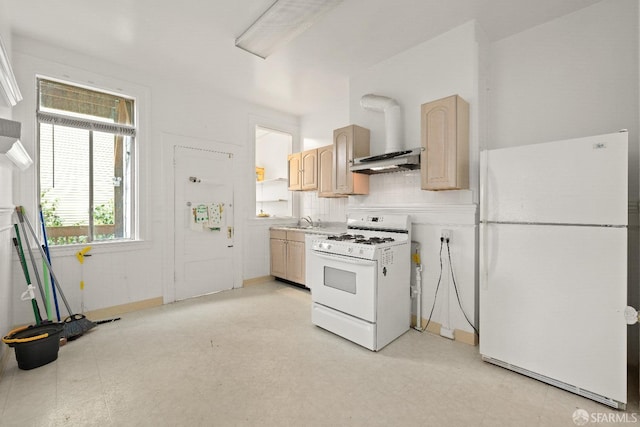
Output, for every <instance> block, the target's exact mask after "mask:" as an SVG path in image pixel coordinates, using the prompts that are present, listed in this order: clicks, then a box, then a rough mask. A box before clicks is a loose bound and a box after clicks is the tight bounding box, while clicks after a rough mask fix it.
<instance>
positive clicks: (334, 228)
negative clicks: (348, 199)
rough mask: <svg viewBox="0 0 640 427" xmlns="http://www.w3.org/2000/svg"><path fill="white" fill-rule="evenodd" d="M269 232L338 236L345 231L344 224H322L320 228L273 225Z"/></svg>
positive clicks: (345, 226) (345, 225)
mask: <svg viewBox="0 0 640 427" xmlns="http://www.w3.org/2000/svg"><path fill="white" fill-rule="evenodd" d="M269 229H270V230H283V231H300V232H303V233H308V234H340V233H345V232H346V231H347V224H346V223H323V224H321V225H320V226H313V227H310V226H302V225H273V226H271V227H269Z"/></svg>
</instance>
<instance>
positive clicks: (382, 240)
mask: <svg viewBox="0 0 640 427" xmlns="http://www.w3.org/2000/svg"><path fill="white" fill-rule="evenodd" d="M393 241H395V239H394V238H393V237H369V238H368V239H365V238H364V236H362V238H357V239H355V241H354V242H353V243H361V244H363V245H379V244H381V243H388V242H393Z"/></svg>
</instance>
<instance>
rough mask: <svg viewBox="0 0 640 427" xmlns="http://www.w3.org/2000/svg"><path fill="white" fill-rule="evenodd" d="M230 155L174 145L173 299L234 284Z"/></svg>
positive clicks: (225, 287) (227, 287) (189, 296)
mask: <svg viewBox="0 0 640 427" xmlns="http://www.w3.org/2000/svg"><path fill="white" fill-rule="evenodd" d="M232 166H233V158H232V156H231V155H230V154H228V153H220V152H213V151H206V150H200V149H193V148H186V147H175V148H174V178H175V180H174V202H175V204H174V206H175V260H174V264H175V265H174V271H175V280H174V286H175V299H176V300H182V299H185V298H191V297H195V296H199V295H204V294H209V293H212V292H218V291H222V290H225V289H231V288H233V274H234V269H233V181H232V179H231V177H232Z"/></svg>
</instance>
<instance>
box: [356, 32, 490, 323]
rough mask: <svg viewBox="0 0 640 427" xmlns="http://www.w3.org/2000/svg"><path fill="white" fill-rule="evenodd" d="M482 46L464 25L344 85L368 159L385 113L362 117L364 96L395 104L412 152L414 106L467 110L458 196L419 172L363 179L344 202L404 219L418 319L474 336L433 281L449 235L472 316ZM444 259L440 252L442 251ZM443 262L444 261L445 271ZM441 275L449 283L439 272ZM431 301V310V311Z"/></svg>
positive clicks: (416, 125) (380, 146)
mask: <svg viewBox="0 0 640 427" xmlns="http://www.w3.org/2000/svg"><path fill="white" fill-rule="evenodd" d="M485 43H486V41H485V38H484V35H483V32H482V30H481V29H480V28H479V27H478V25H477V24H476V23H475V22H473V21H471V22H468V23H466V24H463V25H461V26H459V27H457V28H454V29H453V30H451V31H448V32H447V33H444V34H442V35H441V36H439V37H437V38H435V39H432V40H429V41H427V42H424V43H421V44H419V45H417V46H415V47H413V48H411V49H408V50H406V51H404V52H402V53H400V54H398V55H395V56H393V57H391V58H389V59H386V60H385V61H382V62H381V63H379V64H376V65H374V66H372V67H370V68H369V69H367V70H366V71H365V72H363V73H361V74H358V75H355V76H353V77H352V78H351V79H350V82H349V87H350V90H349V116H350V120H351V122H352V123H355V124H358V125H360V126H363V127H365V128H368V129H370V130H371V154H381V153H383V152H384V151H385V150H384V144H385V141H384V138H385V128H384V115H383V114H382V113H377V112H371V111H366V110H364V109H363V108H362V107H361V106H360V99H361V97H362V96H363V95H365V94H369V93H373V94H376V95H383V96H388V97H391V98H394V99H396V100H397V101H398V103H399V104H400V106H401V109H402V114H403V116H402V117H403V124H404V126H403V130H404V136H405V147H406V148H407V149H409V148H416V147H419V146H420V144H421V142H420V132H421V129H420V127H421V123H420V108H421V105H422V104H424V103H426V102H429V101H433V100H436V99H440V98H443V97H446V96H450V95H454V94H458V95H460V96H461V97H462V98H463V99H465V100H466V101H467V102H469V105H470V108H469V110H470V135H469V154H470V155H469V158H470V167H469V168H470V188H469V189H467V190H457V191H439V192H435V191H424V190H421V188H420V171H419V170H417V171H408V172H395V173H386V174H379V175H371V176H370V192H369V194H368V195H366V196H351V197H349V204H348V207H347V210H359V209H383V210H384V211H386V212H390V213H391V212H395V213H405V214H408V215H410V217H411V222H412V224H413V240H414V241H417V242H419V243H420V246H421V252H422V257H421V259H422V263H423V265H424V270H423V272H422V286H423V293H422V313H421V317H422V318H423V319H425V320H426V319H427V318H428V317H429V314H430V311H431V308H432V307H434V310H433V317H432V318H431V320H432V321H434V322H438V323H440V324H443V325H447V326H448V327H449V328H450V329H460V330H463V331H466V332H473V329H472V327H471V326H470V325H469V324H468V323H467V322H466V320H465V318H464V316H463V315H462V312H461V310H460V307H459V306H458V302H457V300H456V299H455V298H448V295H449V294H450V293H451V292H454V291H453V283H451V282H450V281H449V280H448V279H446V280H445V282H444V283H442V284H441V285H440V287H439V290H438V295H437V297H436V288H437V287H438V277H439V275H440V261H439V254H440V252H439V248H440V235H441V232H442V230H443V229H448V230H453V233H452V238H451V242H450V250H451V258H452V263H451V265H452V267H453V270H454V273H455V277H456V281H457V286H458V288H459V292H460V297H461V300H462V301H463V307H464V310H465V313H466V314H467V316H468V317H469V318H470V319H474V318H475V317H476V311H477V307H476V292H477V289H476V288H477V277H476V276H477V275H476V265H475V259H476V258H477V257H476V233H477V231H476V229H477V226H476V224H477V219H476V218H477V213H476V212H477V209H476V205H475V203H474V201H475V200H476V199H477V192H478V188H479V183H478V153H479V146H480V142H481V141H480V135H481V133H480V123H481V121H482V120H483V117H482V111H481V110H480V108H479V106H480V104H481V100H482V97H483V94H481V92H480V79H481V77H482V76H481V58H480V56H481V54H482V52H483V45H484V44H485ZM444 254H445V256H446V254H447V252H446V249H445V252H444ZM446 265H447V264H446V263H445V266H446ZM443 277H445V278H448V277H450V276H449V274H448V271H447V270H445V271H444V273H443ZM434 301H435V305H434Z"/></svg>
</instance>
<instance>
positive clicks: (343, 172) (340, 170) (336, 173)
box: [333, 126, 353, 194]
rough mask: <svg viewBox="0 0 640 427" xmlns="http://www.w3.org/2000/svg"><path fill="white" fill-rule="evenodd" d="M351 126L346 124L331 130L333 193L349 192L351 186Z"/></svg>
mask: <svg viewBox="0 0 640 427" xmlns="http://www.w3.org/2000/svg"><path fill="white" fill-rule="evenodd" d="M352 141H353V127H351V126H347V127H345V128H342V129H336V130H335V131H333V158H334V163H333V166H334V168H333V185H334V192H335V193H343V194H349V193H350V192H351V189H352V188H353V178H352V174H351V173H350V172H349V167H350V166H351V161H352V160H353V158H352V155H351V142H352Z"/></svg>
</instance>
